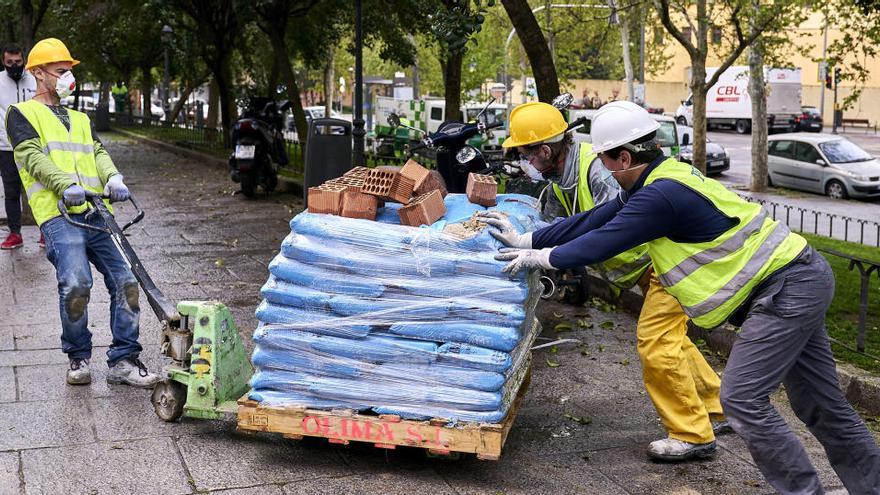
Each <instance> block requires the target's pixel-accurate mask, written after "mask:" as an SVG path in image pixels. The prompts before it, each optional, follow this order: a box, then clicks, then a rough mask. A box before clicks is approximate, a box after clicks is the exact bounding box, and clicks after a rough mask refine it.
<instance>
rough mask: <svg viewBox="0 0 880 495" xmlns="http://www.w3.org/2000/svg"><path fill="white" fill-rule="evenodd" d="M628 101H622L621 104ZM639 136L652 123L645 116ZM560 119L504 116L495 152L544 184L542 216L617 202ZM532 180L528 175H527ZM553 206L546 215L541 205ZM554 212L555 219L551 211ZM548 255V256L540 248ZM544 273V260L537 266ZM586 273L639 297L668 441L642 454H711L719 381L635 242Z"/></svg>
mask: <svg viewBox="0 0 880 495" xmlns="http://www.w3.org/2000/svg"><path fill="white" fill-rule="evenodd" d="M627 103H628V102H627ZM637 124H638V125H643V126H646V129H647V128H650V129H648V131H647V132H654V131H656V129H657V127H659V124H658V123H657V122H656V121H655V120H653V119H651V118H650V117H648V118H647V120H646V121H645V122H641V123H640V122H634V123H633V125H634V126H635V125H637ZM567 128H568V124H567V122H566V121H565V118H564V117H563V116H562V113H561V112H560V111H559V110H558V109H556V108H555V107H553V106H552V105H548V104H546V103H526V104H524V105H520V106H518V107H516V108H515V109H514V110H513V112H511V114H510V138H509V139H507V140H506V141H504V143H503V146H505V147H508V148H512V147H516V149H517V150H518V152H519V155H520V156H521V157H522V159H521V162H520V163H521V166H522V167H523V169H524V170H527V171H529V169H531V170H533V171H535V172H538V173H539V174H540V176H542V177H543V178H545V179H548V180H550V181H551V185H550V188H551V189H552V191H553V194H552V195H548V198H547V202H546V204H545V207H544V211H545V215H546V214H547V213H549V214H550V216H553V217H555V216H566V217H571V216H573V215H576V214H578V213H581V212H585V211H589V210H592V209H593V208H595V207H598V206H601V205H602V204H605V203H607V202H610V201H620V200H619V199H618V196H619V195H620V186H619V184H618V182H617V181H616V180H615V179H614V178H613V177H612V176H611V174H610V172H608V169H606V168H605V167H604V166H602V162H601V161H600V160H599V158H598V157H597V154H596V153H595V152H594V151H593V145H592V144H590V143H585V142H584V143H580V144H579V145H575V144H574V142H573V139H572V136H571V133H570V132H566V131H567ZM527 173H529V175H534V172H527ZM553 202H556V203H558V204H559V205H560V207H559V208H556V209H554V208H553V207H549V208H548V206H546V205H549V204H552V203H553ZM560 208H561V211H562V213H563V214H562V215H556V214H555V212H556V211H558V210H559V209H560ZM486 215H488V216H490V217H492V218H489V219H487V222H488V223H490V224H491V225H493V226H495V227H497V228H498V229H499V232H492V234H493V235H494V236H495V237H496V238H498V239H499V240H500V241H501V242H502V243H504V244H505V245H506V246H508V247H512V248H520V249H531V248H532V246H533V243H532V237H531V233H527V234H523V235H520V234H518V233H517V231H516V229H514V228H513V226H512V225H510V224H509V222H508V221H507V220H505V219H504V218H503V217H501V216H499V215H497V214H491V213H489V214H486ZM547 252H548V253H549V250H547ZM543 261H544V264H543V266H545V267H547V268H549V266H550V263H549V260H543ZM594 268H596V269H598V271H599V272H600V273H601V274H602V275H603V277H604V278H605V279H606V280H608V281H609V282H611V283H612V284H613V285H614V286H616V287H617V288H620V289H628V288H631V287H633V286H635V285H636V284H638V285H639V286H640V288H641V290H642V293H643V294H644V296H645V302H644V305H643V306H642V312H641V314H640V315H639V322H638V326H637V328H636V335H637V339H638V353H639V358H640V359H641V362H642V373H643V378H644V383H645V388H646V390H647V391H648V395H649V396H650V397H651V400H652V401H653V403H654V406H655V408H656V409H657V413H658V415H659V416H660V419H661V421H662V422H663V426H664V427H665V428H666V430H667V433H668V437H667V438H664V439H660V440H657V441H655V442H652V443H651V445H650V446H649V447H648V455H649V456H650V457H652V458H655V459H660V460H666V461H686V460H690V459H695V458H700V457H705V456H707V455H711V454H712V453H713V452H714V451H715V449H716V445H715V435H716V434H721V433H729V432H730V431H731V429H730V426H729V425H728V424H727V422H726V421H725V420H724V416H723V414H722V411H721V402H720V399H719V390H720V385H721V380H720V379H719V377H718V374H717V373H715V371H714V370H713V369H712V368H711V367H710V366H709V364H708V363H707V362H706V359H705V358H704V357H703V355H702V354H701V353H700V351H699V350H698V349H697V348H696V347H695V346H694V345H693V343H692V342H691V341H690V340H689V339H688V337H687V320H688V318H687V316H686V315H685V313H684V310H683V309H682V308H681V305H680V304H679V303H678V301H677V300H676V299H675V298H673V297H672V296H671V295H670V294H669V293H668V292H667V291H666V290H665V289H664V288H663V286H662V285H661V284H660V281H659V280H658V279H657V276H656V274H654V271H653V269H652V267H651V258H650V256H649V255H648V250H647V246H646V245H644V244H642V245H638V246H636V247H633V248H631V249H629V250H628V251H624V252H622V253H620V254H618V255H617V256H615V257H613V258H611V259H608V260H606V261H604V262H602V263H600V264H597V265H594Z"/></svg>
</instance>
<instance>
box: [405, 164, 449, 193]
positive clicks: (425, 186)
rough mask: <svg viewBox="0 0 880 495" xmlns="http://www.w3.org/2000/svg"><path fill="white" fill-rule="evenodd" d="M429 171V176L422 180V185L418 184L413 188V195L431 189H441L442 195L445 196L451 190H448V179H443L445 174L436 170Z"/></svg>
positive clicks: (427, 191)
mask: <svg viewBox="0 0 880 495" xmlns="http://www.w3.org/2000/svg"><path fill="white" fill-rule="evenodd" d="M429 172H430V173H429V174H428V177H427V178H426V179H425V180H423V181H422V183H421V185H417V186H416V187H415V188H414V189H413V195H414V196H421V195H423V194H427V193H429V192H431V191H440V196H442V197H444V198H445V197H446V195H447V194H449V191H447V190H446V181H444V180H443V176H441V175H440V172H438V171H436V170H430V171H429Z"/></svg>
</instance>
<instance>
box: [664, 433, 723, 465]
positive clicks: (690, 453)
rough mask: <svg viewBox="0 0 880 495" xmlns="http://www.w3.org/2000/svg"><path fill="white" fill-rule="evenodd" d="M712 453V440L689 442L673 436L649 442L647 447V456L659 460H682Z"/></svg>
mask: <svg viewBox="0 0 880 495" xmlns="http://www.w3.org/2000/svg"><path fill="white" fill-rule="evenodd" d="M714 453H715V441H714V440H713V441H711V442H709V443H689V442H683V441H681V440H676V439H674V438H664V439H663V440H657V441H654V442H651V445H650V446H649V447H648V457H650V458H651V459H656V460H660V461H671V462H682V461H689V460H691V459H705V458H707V457H711V456H712V455H713V454H714Z"/></svg>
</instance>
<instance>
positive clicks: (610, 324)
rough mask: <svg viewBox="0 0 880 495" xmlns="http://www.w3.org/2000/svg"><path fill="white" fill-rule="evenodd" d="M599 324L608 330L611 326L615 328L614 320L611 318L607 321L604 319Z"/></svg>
mask: <svg viewBox="0 0 880 495" xmlns="http://www.w3.org/2000/svg"><path fill="white" fill-rule="evenodd" d="M599 326H600V327H602V328H604V329H606V330H607V329H610V328H614V322H613V321H611V320H606V321H603V322H602V323H599Z"/></svg>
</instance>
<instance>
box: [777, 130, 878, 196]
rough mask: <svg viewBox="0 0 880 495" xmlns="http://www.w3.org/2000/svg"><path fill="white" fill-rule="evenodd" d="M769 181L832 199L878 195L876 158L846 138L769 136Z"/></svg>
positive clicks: (831, 136) (800, 135) (830, 136)
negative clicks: (824, 195) (825, 195)
mask: <svg viewBox="0 0 880 495" xmlns="http://www.w3.org/2000/svg"><path fill="white" fill-rule="evenodd" d="M769 141H770V148H769V158H768V163H767V171H768V182H769V183H770V185H774V186H782V187H788V188H791V189H800V190H802V191H810V192H816V193H820V194H827V195H828V196H830V197H832V198H836V199H843V198H847V197H853V198H878V197H880V160H877V158H875V157H873V156H871V155H870V154H868V152H867V151H865V150H863V149H862V148H860V147H859V146H858V145H856V144H854V143H853V142H852V141H849V140H848V139H846V138H842V137H839V136H833V135H822V134H819V135H805V134H777V135H775V136H771V137H770V138H769Z"/></svg>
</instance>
